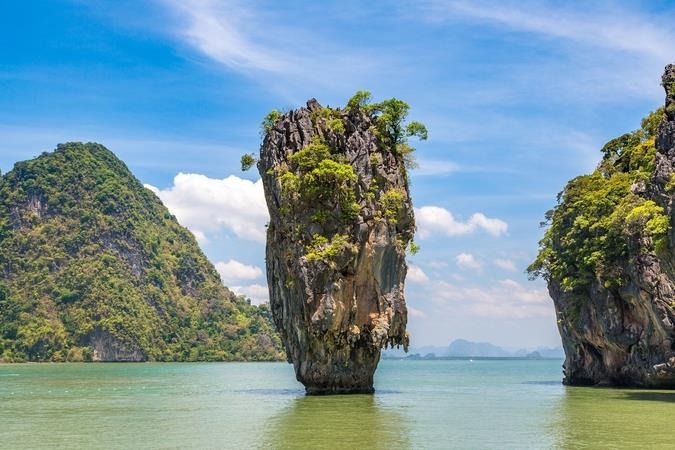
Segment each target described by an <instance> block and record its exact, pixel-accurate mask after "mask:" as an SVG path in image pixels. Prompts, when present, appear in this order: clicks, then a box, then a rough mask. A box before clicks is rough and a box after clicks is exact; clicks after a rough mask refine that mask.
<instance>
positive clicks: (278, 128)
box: [258, 99, 415, 394]
mask: <svg viewBox="0 0 675 450" xmlns="http://www.w3.org/2000/svg"><path fill="white" fill-rule="evenodd" d="M376 120H377V119H376V118H374V117H372V116H371V115H370V114H368V113H366V112H365V111H364V110H363V109H362V108H352V109H345V110H339V109H338V110H330V109H327V108H322V107H321V106H320V105H319V104H318V102H317V101H316V100H314V99H312V100H310V101H309V102H307V107H306V108H299V109H297V110H294V111H290V112H288V113H286V114H284V115H283V116H281V117H280V118H279V119H278V120H276V122H275V123H274V124H272V125H271V126H270V127H269V128H268V130H267V133H266V135H265V138H264V141H263V145H262V147H261V151H260V160H259V162H258V169H259V171H260V175H261V176H262V179H263V185H264V190H265V198H266V201H267V206H268V208H269V212H270V222H269V225H268V228H267V248H266V256H267V280H268V285H269V292H270V303H271V309H272V313H273V316H274V321H275V324H276V326H277V329H278V330H279V332H280V334H281V337H282V340H283V342H284V345H285V347H286V353H287V357H288V361H289V362H292V363H293V365H294V368H295V373H296V377H297V379H298V381H300V382H301V383H303V384H304V385H305V387H306V391H307V393H309V394H339V393H370V392H373V374H374V372H375V369H376V367H377V364H378V361H379V359H380V350H381V349H382V348H383V347H386V346H392V347H393V346H400V345H402V346H404V347H406V348H407V345H408V335H407V333H406V322H407V309H406V304H405V300H404V296H403V286H404V280H405V275H406V270H407V267H406V263H405V250H406V247H407V246H408V243H409V241H410V240H411V239H412V236H413V233H414V228H415V223H414V216H413V207H412V203H411V200H410V195H409V191H408V182H407V175H406V171H405V167H404V164H403V157H402V156H400V155H397V154H394V153H393V152H392V151H390V150H388V149H386V148H384V147H383V145H382V144H381V142H379V140H378V137H377V133H376V132H375V127H374V124H375V121H376ZM336 123H337V124H338V125H337V126H336V125H335V124H336ZM340 123H341V125H340ZM313 144H314V145H316V144H319V145H325V147H326V148H327V149H328V150H329V152H330V158H329V159H330V160H331V161H337V162H339V163H341V164H343V166H341V167H342V169H345V168H347V169H348V167H345V165H346V166H351V169H349V170H347V171H346V172H349V173H351V172H350V171H352V170H353V174H354V176H353V177H352V178H351V179H349V180H348V181H346V182H344V183H342V184H341V185H340V186H342V187H345V186H346V190H345V189H343V188H341V187H338V186H337V185H336V187H335V189H334V190H331V189H332V188H331V189H329V192H328V193H325V192H324V193H320V194H316V193H313V192H314V191H312V189H311V188H309V187H307V186H308V183H310V181H311V180H310V178H308V177H314V176H315V175H316V176H317V177H319V176H322V175H321V174H320V173H319V172H320V169H317V170H319V171H318V172H311V170H313V169H312V168H311V167H310V168H305V169H303V168H302V167H300V166H299V163H298V161H295V160H293V158H292V155H294V154H297V153H298V152H299V151H301V150H303V149H307V148H308V146H310V145H313ZM331 164H332V163H331ZM312 167H315V166H312ZM331 167H332V166H331ZM310 172H311V174H310V175H307V174H308V173H310ZM285 174H286V175H285ZM288 174H290V175H288ZM303 174H304V175H303ZM324 175H325V174H324ZM284 176H286V177H290V178H293V177H294V176H299V177H303V176H304V177H305V178H300V182H299V187H297V186H296V187H297V190H298V191H299V192H300V194H298V193H297V192H295V190H294V188H293V187H292V186H293V183H287V184H284V183H285V181H284ZM325 176H326V177H327V178H326V180H327V181H326V182H327V183H328V185H330V183H331V182H332V181H331V177H330V175H325ZM293 179H295V178H293ZM303 189H304V190H303ZM303 192H304V194H303ZM352 195H353V197H350V196H352ZM347 197H349V198H348V200H347V201H345V198H347ZM392 199H393V201H392ZM388 200H389V203H387V201H388ZM350 202H351V205H353V208H352V212H351V213H349V211H348V209H349V208H347V206H348V205H349V204H350Z"/></svg>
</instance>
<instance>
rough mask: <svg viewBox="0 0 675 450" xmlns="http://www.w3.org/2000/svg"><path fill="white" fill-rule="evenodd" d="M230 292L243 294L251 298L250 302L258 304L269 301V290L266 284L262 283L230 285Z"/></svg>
mask: <svg viewBox="0 0 675 450" xmlns="http://www.w3.org/2000/svg"><path fill="white" fill-rule="evenodd" d="M230 289H231V290H232V292H234V293H235V294H237V295H243V296H244V297H248V298H250V299H251V303H252V304H254V305H259V304H261V303H267V302H269V299H270V296H269V290H268V289H267V285H263V284H249V285H247V286H230Z"/></svg>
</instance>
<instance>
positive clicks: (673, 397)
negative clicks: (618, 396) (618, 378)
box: [623, 391, 675, 403]
mask: <svg viewBox="0 0 675 450" xmlns="http://www.w3.org/2000/svg"><path fill="white" fill-rule="evenodd" d="M623 395H624V398H626V400H642V401H651V402H666V403H675V391H672V392H663V391H654V392H645V391H624V392H623Z"/></svg>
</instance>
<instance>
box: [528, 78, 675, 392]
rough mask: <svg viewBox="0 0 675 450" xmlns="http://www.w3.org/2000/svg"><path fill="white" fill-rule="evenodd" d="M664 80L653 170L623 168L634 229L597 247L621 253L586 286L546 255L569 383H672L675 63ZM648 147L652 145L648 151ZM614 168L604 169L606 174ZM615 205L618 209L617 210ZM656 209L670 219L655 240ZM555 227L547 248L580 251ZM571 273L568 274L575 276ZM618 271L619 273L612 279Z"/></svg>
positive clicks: (628, 224)
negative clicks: (558, 273)
mask: <svg viewBox="0 0 675 450" xmlns="http://www.w3.org/2000/svg"><path fill="white" fill-rule="evenodd" d="M663 86H664V88H665V90H666V104H665V110H664V111H663V113H661V112H658V113H659V114H662V117H663V118H662V119H661V122H660V124H659V125H658V128H657V131H656V135H655V136H653V137H652V139H653V138H655V146H656V153H655V156H654V159H653V163H651V162H647V163H645V165H644V166H643V167H642V168H648V170H651V173H646V174H645V173H644V172H643V173H639V172H640V171H639V170H637V171H636V170H634V168H633V167H628V168H625V169H623V170H624V173H625V174H628V175H629V176H630V177H632V178H631V181H630V182H631V183H632V185H631V187H630V191H631V192H630V193H628V192H627V193H626V194H627V195H631V194H633V195H634V196H635V201H634V204H635V205H636V208H635V209H633V210H632V211H630V212H629V213H628V214H627V215H625V217H623V218H621V219H620V220H621V221H623V223H624V225H623V226H624V229H625V230H629V231H625V232H624V235H623V236H622V238H623V239H624V241H622V242H625V249H622V250H620V251H619V250H617V248H611V249H610V248H609V245H608V244H605V246H604V247H599V249H598V250H597V252H600V253H603V252H604V253H605V255H601V256H599V257H600V258H602V257H605V256H606V254H607V252H609V251H610V250H611V251H615V252H616V253H617V255H616V256H614V257H613V258H614V259H611V258H607V259H606V261H610V263H607V264H605V265H604V267H600V268H599V269H598V270H597V272H596V277H595V279H594V280H593V281H592V282H589V283H586V284H582V285H581V286H578V285H574V286H573V287H570V286H571V285H573V283H572V282H570V278H568V279H565V276H556V273H555V267H554V266H553V265H551V261H553V263H555V264H558V263H559V262H560V259H562V256H561V257H560V258H559V259H558V260H555V259H553V258H550V257H549V259H548V261H547V262H545V264H549V266H548V268H547V270H549V273H548V278H549V279H548V288H549V292H550V295H551V297H552V298H553V300H554V303H555V308H556V313H557V315H558V327H559V330H560V334H561V336H562V340H563V346H564V349H565V353H566V359H565V364H564V375H565V378H564V382H565V383H567V384H580V385H627V386H644V387H674V386H675V351H674V347H675V345H674V339H675V232H674V231H673V230H674V227H673V224H675V211H674V208H673V198H674V197H673V195H674V191H673V179H674V177H673V175H674V172H675V169H674V167H675V66H674V65H669V66H667V67H666V70H665V73H664V75H663ZM643 129H645V123H643ZM647 129H648V127H647ZM622 138H623V137H622ZM620 139H621V138H620ZM643 141H644V142H642V143H641V144H637V145H635V146H634V147H635V148H636V149H638V150H640V147H639V145H643V146H648V145H654V144H650V141H649V137H648V136H647V137H646V138H645V137H643ZM608 145H609V144H608ZM631 145H632V144H631ZM606 147H607V146H606ZM645 148H646V147H645ZM603 151H604V149H603ZM636 151H637V150H636ZM634 153H635V152H634ZM624 155H626V154H625V153H624ZM645 155H649V153H648V152H645ZM609 156H613V157H615V161H613V162H612V164H613V167H619V166H620V165H621V164H622V155H621V154H620V153H617V154H615V155H609ZM630 157H632V156H631V155H627V156H623V159H624V160H626V161H627V160H628V158H630ZM605 158H606V159H607V158H608V155H606V157H605ZM643 160H644V159H643ZM601 168H602V165H601ZM601 168H600V169H599V170H600V171H602V170H601ZM609 176H610V175H608V174H606V173H604V174H603V177H604V178H605V179H607V178H609ZM622 176H623V174H622ZM569 186H570V185H568V188H566V189H567V190H566V192H565V193H564V194H565V195H564V196H563V202H565V201H568V202H569V200H570V199H569V198H567V199H566V198H565V196H568V195H569V194H568V192H569V189H570V188H569ZM575 198H577V199H578V198H580V197H575ZM606 198H609V195H608V196H607V197H606ZM650 202H653V204H652V203H650ZM638 208H642V209H639V210H638ZM659 208H662V209H659ZM559 211H560V207H559V208H558V212H559ZM616 211H617V210H614V213H615V214H620V212H619V213H617V212H616ZM654 211H656V213H655V212H654ZM659 211H660V213H659ZM657 213H659V214H663V215H664V217H665V218H667V221H666V222H667V224H668V227H665V231H664V236H661V237H658V239H662V241H663V242H662V244H661V245H656V244H655V241H656V239H657V238H655V233H656V234H658V233H659V232H660V231H658V230H657V231H654V230H655V229H656V227H655V226H654V224H655V223H656V222H655V221H653V220H652V219H654V218H656V219H658V215H659V214H657ZM640 214H642V216H640ZM553 217H555V216H553ZM618 217H620V216H618ZM586 219H588V217H586V218H584V214H583V213H582V212H579V213H577V214H576V219H575V220H574V221H568V222H567V223H566V224H565V225H564V226H565V227H567V229H568V230H569V229H570V228H571V227H581V225H580V223H581V221H582V220H586ZM554 220H556V219H555V218H554ZM596 224H597V221H595V222H594V221H591V223H590V224H589V225H588V227H587V230H588V233H593V232H598V231H597V230H598V227H597V226H596V227H595V228H594V225H596ZM631 227H632V231H630V230H631ZM613 232H614V229H609V231H606V232H605V231H603V233H605V234H604V235H603V236H602V237H603V239H604V238H606V239H607V241H606V242H610V239H615V240H616V238H615V237H613V235H612V233H613ZM553 234H554V236H553V238H552V239H551V240H550V241H548V242H547V245H548V246H549V249H552V250H553V251H554V252H558V253H557V254H559V255H562V254H563V252H565V251H567V252H577V251H579V249H578V248H574V247H573V246H572V245H571V244H569V243H566V242H565V241H564V239H562V240H561V239H560V236H559V235H555V233H553ZM548 236H549V235H547V237H548ZM542 242H544V241H542ZM612 242H615V241H612ZM617 242H618V241H617ZM613 245H614V244H613ZM566 246H567V247H566ZM600 253H597V254H595V255H594V254H593V253H590V255H589V256H590V257H591V258H593V257H598V254H600ZM540 258H541V254H540ZM544 260H546V258H544ZM580 264H581V261H580ZM596 266H597V265H596ZM551 267H553V269H551ZM570 273H571V272H568V273H567V274H564V275H569V276H570V277H572V276H573V275H570ZM552 274H553V275H552ZM613 278H615V279H617V280H619V281H618V282H615V281H613Z"/></svg>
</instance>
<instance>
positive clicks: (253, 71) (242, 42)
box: [161, 0, 382, 89]
mask: <svg viewBox="0 0 675 450" xmlns="http://www.w3.org/2000/svg"><path fill="white" fill-rule="evenodd" d="M161 2H162V4H164V5H165V6H166V7H168V8H169V9H170V10H171V11H173V12H174V13H175V16H176V19H177V20H176V23H175V24H173V26H174V27H175V28H173V29H172V30H171V31H170V32H172V33H173V34H174V35H175V37H176V38H177V39H178V40H180V41H182V42H184V43H186V44H187V45H189V46H190V47H192V48H193V49H194V50H196V51H197V52H199V53H201V54H202V55H204V56H206V57H208V58H209V59H211V60H213V61H215V62H217V63H218V64H220V65H221V66H223V67H224V68H226V69H228V70H233V71H236V72H240V73H243V74H244V75H246V76H250V77H252V78H254V79H257V80H258V81H264V82H265V85H266V87H268V88H269V87H271V86H275V87H278V88H279V89H283V88H282V86H283V85H286V86H288V85H289V84H290V85H293V86H296V87H297V86H307V85H309V86H322V87H324V88H328V87H331V88H338V89H339V88H340V87H349V89H352V87H353V86H354V85H359V83H358V82H356V80H362V79H364V78H365V77H367V76H368V75H369V74H374V73H377V72H378V70H379V69H381V68H382V64H380V61H381V59H382V58H380V57H379V56H378V54H377V52H375V51H372V52H369V51H368V50H367V49H366V48H365V46H362V47H361V48H360V49H355V48H354V47H351V46H350V47H346V46H341V45H339V44H337V43H336V41H337V40H331V39H330V38H329V37H327V36H324V35H323V34H321V33H315V32H313V31H310V29H309V27H307V26H306V23H303V22H302V21H297V22H296V20H297V17H298V15H297V14H295V15H293V16H291V18H289V17H288V16H281V15H279V11H276V13H275V12H274V11H273V8H263V7H262V6H261V5H259V4H256V3H255V2H243V1H236V0H233V1H227V2H221V1H216V0H161ZM355 67H358V70H354V68H355ZM328 74H329V76H327V75H328ZM286 89H289V88H288V87H286Z"/></svg>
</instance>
